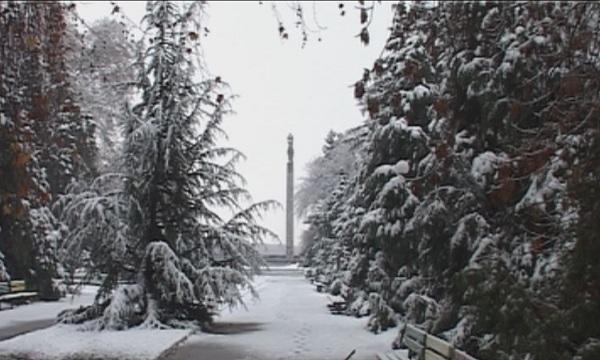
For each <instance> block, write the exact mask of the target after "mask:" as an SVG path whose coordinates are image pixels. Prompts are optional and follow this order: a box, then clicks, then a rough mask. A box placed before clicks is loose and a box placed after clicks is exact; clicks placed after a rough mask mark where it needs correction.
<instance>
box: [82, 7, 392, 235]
mask: <svg viewBox="0 0 600 360" xmlns="http://www.w3.org/2000/svg"><path fill="white" fill-rule="evenodd" d="M117 3H119V6H120V7H121V10H122V12H123V13H124V14H126V16H127V17H128V18H129V19H131V20H133V21H134V22H137V23H139V21H140V19H141V18H142V16H143V14H144V10H145V8H144V6H145V5H144V3H143V2H117ZM338 3H339V2H312V1H310V2H303V4H304V8H305V15H306V19H307V24H308V26H309V28H312V29H315V30H316V29H317V26H316V25H315V21H314V18H315V16H316V19H318V23H319V24H320V25H322V26H325V27H326V28H327V29H325V30H322V31H320V32H319V33H309V41H308V43H307V44H306V46H305V47H304V48H302V47H301V44H302V42H301V34H300V32H299V31H296V30H295V29H294V26H293V24H294V20H295V19H294V16H293V11H292V10H291V9H290V6H289V3H287V2H278V3H277V8H278V9H279V13H280V15H281V17H282V20H284V23H285V24H286V27H287V28H288V30H289V34H290V38H289V39H288V40H285V41H284V40H282V39H280V37H279V34H278V31H277V28H278V25H277V19H276V17H275V16H274V13H273V10H272V6H271V3H269V2H266V1H265V2H263V4H262V5H260V4H259V3H258V2H209V6H208V8H207V12H208V19H207V22H208V23H207V27H208V28H209V29H210V34H209V35H208V36H207V37H205V38H203V48H204V52H205V57H206V63H207V64H208V67H209V71H210V72H212V73H213V74H214V75H215V76H216V75H219V76H221V77H222V79H223V80H224V81H227V82H228V83H229V84H230V85H231V87H232V90H233V92H234V93H235V94H237V95H238V96H239V97H238V98H237V99H236V100H235V101H234V103H233V107H234V110H235V112H236V114H234V115H232V116H230V117H228V118H227V119H226V121H225V124H224V128H225V131H226V132H227V133H228V134H229V140H228V143H229V144H230V145H233V146H235V147H236V148H237V149H239V150H241V151H242V152H244V153H245V154H246V156H247V160H246V161H245V162H243V163H241V164H240V166H239V168H238V169H239V170H240V172H241V173H242V175H244V177H245V178H246V180H247V182H248V184H247V188H248V189H249V190H250V192H251V194H252V196H253V197H254V199H255V200H266V199H275V200H277V201H279V202H280V203H281V204H282V205H284V204H285V167H286V161H287V155H286V147H287V143H286V136H287V134H288V133H292V134H293V135H294V141H295V172H296V173H295V175H296V176H295V182H296V185H297V184H298V182H299V180H300V179H301V178H302V176H303V175H304V170H305V165H306V163H307V162H308V161H310V160H311V159H312V158H314V157H316V156H318V155H319V153H320V151H321V146H322V144H323V139H324V138H325V135H326V134H327V132H328V131H329V130H330V129H333V130H337V131H341V130H345V129H348V128H350V127H353V126H356V125H359V124H360V123H361V121H362V119H363V115H362V114H361V113H360V111H359V109H358V107H357V106H356V101H355V100H354V98H353V88H352V84H353V83H354V82H355V81H356V80H358V79H359V78H360V77H361V76H362V72H363V68H370V67H371V65H372V64H373V61H374V60H375V59H376V58H377V56H378V55H379V54H380V52H381V49H382V48H383V44H384V42H385V39H386V38H387V35H388V27H389V25H390V23H391V9H390V8H391V3H386V2H384V3H383V4H380V5H378V6H377V7H376V9H375V13H374V17H373V22H372V23H371V25H370V35H371V44H370V45H369V46H366V47H365V46H363V45H362V44H361V43H360V41H359V40H358V38H357V37H355V35H356V34H357V33H358V32H359V30H360V26H359V18H358V16H359V14H358V11H356V10H354V6H355V5H356V4H357V2H356V1H351V2H344V4H345V6H344V7H345V8H346V10H347V11H346V15H345V16H343V17H342V16H340V11H339V9H338ZM313 7H314V10H315V11H314V15H315V16H313ZM111 9H112V7H111V5H110V4H109V3H108V2H85V1H84V2H81V3H78V4H77V10H78V12H79V14H80V15H81V16H82V18H84V19H85V20H86V21H89V22H91V21H94V20H96V19H99V18H101V17H104V16H110V12H111ZM319 37H321V38H322V41H321V42H319V41H318V40H317V39H318V38H319ZM264 223H265V225H267V226H268V227H269V228H271V229H272V230H273V231H275V232H276V233H277V234H279V236H280V237H281V240H282V241H285V214H284V211H283V210H279V211H274V212H273V213H270V214H268V215H267V216H265V219H264ZM296 229H297V230H296V232H295V238H296V239H299V236H300V229H299V226H296Z"/></svg>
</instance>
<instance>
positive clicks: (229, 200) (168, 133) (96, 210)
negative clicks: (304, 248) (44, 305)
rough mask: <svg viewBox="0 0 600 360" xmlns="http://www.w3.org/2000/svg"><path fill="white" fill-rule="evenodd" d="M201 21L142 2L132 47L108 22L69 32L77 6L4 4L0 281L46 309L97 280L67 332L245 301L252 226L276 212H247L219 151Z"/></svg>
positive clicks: (185, 315) (224, 108)
mask: <svg viewBox="0 0 600 360" xmlns="http://www.w3.org/2000/svg"><path fill="white" fill-rule="evenodd" d="M203 6H204V5H203V3H201V2H190V3H178V2H168V1H150V2H148V4H147V13H146V16H145V17H144V19H143V28H144V29H143V38H142V39H141V40H139V41H132V39H131V38H130V36H129V32H128V31H127V28H126V27H125V26H124V25H123V24H120V23H117V22H115V21H103V22H100V23H97V24H94V25H92V26H88V25H87V24H84V23H81V24H79V25H77V24H76V22H75V21H74V19H76V18H77V17H76V13H75V12H74V6H73V5H69V4H66V3H28V2H25V3H23V2H2V3H0V11H1V14H2V17H1V20H0V25H1V26H2V29H3V31H2V35H0V39H1V40H0V41H1V44H2V61H0V74H2V78H1V85H2V86H1V90H0V91H1V92H0V101H1V103H0V116H1V120H2V121H1V122H0V125H1V126H2V131H1V132H0V156H1V163H0V165H1V168H0V169H1V170H0V171H1V174H2V176H3V177H4V178H6V180H7V181H3V182H2V184H1V185H0V209H2V215H1V217H0V221H1V223H0V226H1V228H0V246H1V250H2V254H3V255H2V256H0V264H3V265H2V266H0V270H2V271H1V272H0V274H1V275H2V277H3V278H7V277H9V274H10V276H12V277H13V278H25V279H26V280H28V282H29V283H30V284H33V285H34V286H36V287H37V288H38V290H40V291H41V292H42V293H43V294H46V293H49V294H50V293H51V292H52V287H51V284H52V278H53V277H56V276H66V275H67V274H66V272H71V273H72V272H74V271H75V270H76V269H85V272H86V273H87V275H88V276H95V275H97V274H99V273H102V274H103V275H105V277H104V280H103V283H102V284H101V287H100V291H99V292H98V295H97V297H96V300H95V302H94V304H92V305H91V306H89V307H84V308H80V309H77V310H72V311H66V312H64V313H62V314H61V315H60V319H61V321H63V322H66V323H83V324H85V327H87V328H89V329H125V328H129V327H132V326H143V327H153V328H162V327H173V326H190V325H191V326H193V325H199V324H202V323H205V322H207V321H210V319H211V316H212V314H213V312H214V311H216V309H217V308H218V307H219V306H221V305H224V304H226V305H229V306H234V305H237V304H239V303H240V302H241V301H242V299H241V291H243V289H244V288H250V290H251V291H252V288H251V284H250V282H249V279H250V278H251V276H252V274H253V273H255V272H256V271H257V270H258V266H259V265H260V264H261V259H260V256H259V255H258V252H257V251H256V250H255V247H254V245H255V244H256V243H259V242H261V241H262V239H263V238H264V237H265V236H274V237H276V236H275V235H274V234H273V233H272V232H270V231H269V230H268V229H265V228H264V227H262V226H261V225H260V224H259V223H258V222H257V218H258V216H260V214H261V212H262V211H265V210H267V209H269V208H271V207H272V206H274V205H276V204H274V203H273V202H270V201H266V202H260V203H254V204H251V205H250V206H249V207H244V205H243V204H247V203H248V200H250V196H249V194H248V193H247V192H246V190H245V189H244V188H243V187H242V185H243V178H242V177H241V175H240V174H239V173H237V172H236V170H235V165H236V163H237V161H239V160H240V159H241V158H243V155H242V154H241V153H239V152H238V151H237V150H235V149H233V148H223V147H219V146H218V140H219V138H220V137H221V136H222V135H224V133H223V131H222V130H221V128H220V125H221V122H222V120H223V117H224V116H225V115H226V114H227V113H228V112H229V111H230V103H229V100H230V97H231V96H230V95H228V90H227V84H225V83H224V82H223V81H222V80H221V79H220V78H219V77H216V78H215V77H212V76H210V74H209V73H208V72H207V71H206V69H205V67H204V66H203V63H202V58H201V54H200V51H199V48H198V40H199V36H200V35H199V34H200V33H201V32H202V31H204V28H203V27H202V26H201V23H200V21H201V20H202V19H203ZM71 15H72V16H71ZM130 103H134V105H130ZM222 209H225V210H222ZM227 213H228V214H231V217H230V218H229V219H224V218H222V216H223V214H227ZM4 265H6V271H4ZM46 287H47V288H48V290H47V291H46V290H45V289H46Z"/></svg>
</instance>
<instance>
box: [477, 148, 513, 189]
mask: <svg viewBox="0 0 600 360" xmlns="http://www.w3.org/2000/svg"><path fill="white" fill-rule="evenodd" d="M503 161H506V157H505V156H504V155H503V154H501V155H497V154H495V153H493V152H491V151H486V152H484V153H481V154H479V155H477V156H476V157H475V159H473V163H472V165H471V175H472V176H473V178H474V179H475V181H476V182H477V183H478V184H479V185H480V186H482V187H485V186H486V185H487V177H488V176H489V175H491V174H493V172H494V171H495V170H496V169H497V168H498V166H499V164H500V163H501V162H503Z"/></svg>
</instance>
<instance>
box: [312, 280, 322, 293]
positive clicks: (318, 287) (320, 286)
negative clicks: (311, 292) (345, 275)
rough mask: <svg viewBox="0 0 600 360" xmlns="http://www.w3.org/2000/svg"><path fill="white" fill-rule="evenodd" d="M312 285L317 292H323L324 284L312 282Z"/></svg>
mask: <svg viewBox="0 0 600 360" xmlns="http://www.w3.org/2000/svg"><path fill="white" fill-rule="evenodd" d="M313 284H314V285H315V286H316V288H317V292H323V291H324V290H325V284H323V283H322V282H320V281H314V282H313Z"/></svg>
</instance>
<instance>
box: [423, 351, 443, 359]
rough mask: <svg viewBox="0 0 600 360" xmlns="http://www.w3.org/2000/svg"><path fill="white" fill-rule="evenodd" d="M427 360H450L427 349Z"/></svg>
mask: <svg viewBox="0 0 600 360" xmlns="http://www.w3.org/2000/svg"><path fill="white" fill-rule="evenodd" d="M425 360H448V358H447V357H445V356H442V355H440V354H438V353H436V352H434V351H432V350H429V349H425Z"/></svg>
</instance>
